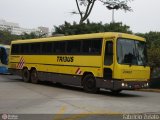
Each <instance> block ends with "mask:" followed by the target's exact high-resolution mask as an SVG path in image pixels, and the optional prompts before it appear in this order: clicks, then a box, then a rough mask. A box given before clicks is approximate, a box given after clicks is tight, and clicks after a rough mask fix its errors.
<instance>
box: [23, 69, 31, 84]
mask: <svg viewBox="0 0 160 120" xmlns="http://www.w3.org/2000/svg"><path fill="white" fill-rule="evenodd" d="M22 79H23V81H24V82H30V73H29V70H28V69H27V68H24V69H23V70H22Z"/></svg>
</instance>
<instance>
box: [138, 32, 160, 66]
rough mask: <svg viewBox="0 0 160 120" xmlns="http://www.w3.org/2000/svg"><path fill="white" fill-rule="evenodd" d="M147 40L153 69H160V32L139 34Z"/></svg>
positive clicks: (150, 63) (149, 59) (149, 58)
mask: <svg viewBox="0 0 160 120" xmlns="http://www.w3.org/2000/svg"><path fill="white" fill-rule="evenodd" d="M137 35H139V36H142V37H144V38H146V41H147V47H148V61H149V65H150V66H151V67H153V68H155V67H160V32H152V31H151V32H149V33H145V34H142V33H137Z"/></svg>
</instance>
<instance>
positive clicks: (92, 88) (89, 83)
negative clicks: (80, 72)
mask: <svg viewBox="0 0 160 120" xmlns="http://www.w3.org/2000/svg"><path fill="white" fill-rule="evenodd" d="M83 89H84V90H85V91H86V92H90V93H97V92H98V91H99V88H97V87H96V80H95V77H94V76H93V75H91V74H88V75H86V76H85V77H84V78H83Z"/></svg>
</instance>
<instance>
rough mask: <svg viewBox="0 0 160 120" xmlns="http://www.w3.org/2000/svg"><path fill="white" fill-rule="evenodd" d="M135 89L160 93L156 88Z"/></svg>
mask: <svg viewBox="0 0 160 120" xmlns="http://www.w3.org/2000/svg"><path fill="white" fill-rule="evenodd" d="M136 91H143V92H157V93H160V89H158V88H156V89H154V88H148V89H139V90H136Z"/></svg>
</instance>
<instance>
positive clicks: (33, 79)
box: [31, 69, 38, 84]
mask: <svg viewBox="0 0 160 120" xmlns="http://www.w3.org/2000/svg"><path fill="white" fill-rule="evenodd" d="M31 82H32V83H34V84H37V83H38V75H37V71H36V69H33V70H32V71H31Z"/></svg>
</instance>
